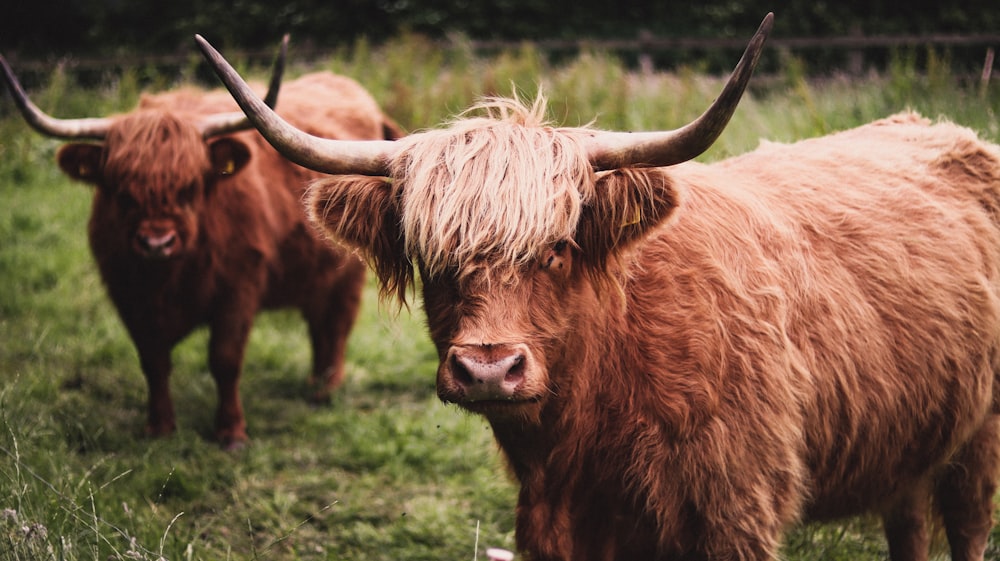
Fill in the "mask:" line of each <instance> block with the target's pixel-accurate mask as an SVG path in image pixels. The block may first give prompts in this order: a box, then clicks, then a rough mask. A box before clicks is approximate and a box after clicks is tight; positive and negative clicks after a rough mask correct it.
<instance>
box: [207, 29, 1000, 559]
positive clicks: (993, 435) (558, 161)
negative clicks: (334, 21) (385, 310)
mask: <svg viewBox="0 0 1000 561" xmlns="http://www.w3.org/2000/svg"><path fill="white" fill-rule="evenodd" d="M769 23H770V18H768V19H767V20H765V25H764V26H763V28H764V29H763V31H766V28H767V27H769ZM762 40H763V39H762V37H760V36H758V37H757V38H755V40H754V42H752V44H751V48H750V49H748V53H749V57H747V56H745V58H744V61H743V62H741V63H740V65H739V66H738V67H737V70H736V72H735V73H734V76H735V80H736V82H735V83H736V84H737V85H736V86H733V87H730V86H732V84H733V82H731V84H730V85H727V88H726V90H725V92H724V94H723V95H722V96H721V97H720V100H726V99H728V100H730V101H731V100H732V96H731V95H730V94H732V93H733V91H737V90H740V91H741V90H742V85H741V84H745V79H746V77H747V76H748V75H749V71H748V70H747V68H748V64H745V62H746V61H747V59H748V58H749V59H751V62H752V59H754V58H755V57H756V53H757V52H759V48H760V42H761V41H762ZM207 49H208V50H207V53H208V54H209V55H211V57H216V56H217V53H215V52H214V51H212V50H210V47H209V48H207ZM213 60H215V61H216V63H217V64H221V63H222V62H221V60H220V59H218V58H213ZM749 67H751V68H752V64H749ZM220 73H221V75H222V76H223V77H224V79H225V80H226V81H227V82H229V85H230V88H231V90H233V91H234V92H236V95H237V97H238V99H239V100H240V102H241V105H243V106H244V109H246V110H248V114H249V115H251V117H252V119H253V120H254V121H255V124H257V126H258V127H260V128H261V130H262V131H264V134H265V136H267V137H269V138H272V137H273V138H274V139H275V141H278V140H280V139H278V137H277V135H276V134H275V133H280V134H281V135H282V136H281V138H282V139H285V140H287V142H286V143H282V144H281V149H282V150H286V153H287V154H289V155H290V156H291V157H293V158H295V159H298V160H299V161H302V162H305V163H308V164H309V165H313V166H315V167H319V168H321V169H324V170H326V171H331V172H349V171H350V170H351V169H352V166H355V169H358V170H360V171H361V172H362V173H365V174H371V175H375V174H383V175H386V176H388V177H389V178H391V179H390V180H386V179H384V178H383V177H358V176H348V175H343V176H338V177H331V178H328V179H325V180H323V181H321V182H319V183H316V184H315V186H314V187H313V188H312V190H311V195H310V198H309V203H308V204H309V205H310V210H311V212H312V213H313V218H314V219H315V220H316V221H317V222H318V223H320V224H322V225H323V226H324V227H325V228H326V229H327V230H328V231H329V232H330V234H331V235H332V236H334V237H336V238H338V239H341V240H343V241H345V242H347V243H349V244H352V245H355V246H357V247H359V248H361V250H362V251H363V252H364V253H365V255H366V256H367V257H368V258H369V259H370V261H371V262H372V263H373V265H374V268H375V270H376V271H377V273H378V276H379V280H380V282H381V286H382V288H383V290H384V291H385V292H386V293H387V294H392V293H396V294H398V295H399V296H400V297H405V294H406V291H407V288H408V287H409V286H411V285H412V284H413V282H414V276H415V274H416V273H415V271H414V269H418V270H419V274H420V277H421V279H422V287H423V288H422V290H423V298H424V306H425V309H426V312H427V317H428V324H429V328H430V333H431V337H432V339H433V341H434V342H435V344H436V346H437V350H438V353H439V356H440V367H439V369H438V373H437V388H438V394H439V395H440V397H441V399H443V400H444V401H446V402H454V403H457V404H459V405H460V406H461V407H463V408H465V409H467V410H469V411H472V412H476V413H480V414H482V415H484V416H485V417H486V419H487V420H488V421H489V423H490V424H491V425H492V428H493V431H494V434H495V436H496V439H497V441H498V442H499V444H500V447H501V449H502V450H503V452H504V453H505V454H506V456H507V459H508V460H509V464H510V466H511V468H512V471H513V473H514V474H515V476H516V477H517V479H518V481H519V482H520V484H521V491H520V496H519V501H518V507H517V545H518V548H519V549H520V550H521V551H522V552H524V553H525V554H527V555H528V557H529V558H530V559H533V560H536V561H541V560H562V561H570V560H573V561H580V560H588V559H592V560H612V559H620V560H632V559H664V560H665V559H690V560H694V559H698V560H706V559H711V560H723V559H725V560H732V559H740V560H771V559H777V556H778V552H779V546H780V542H781V539H782V535H783V533H784V532H785V531H786V530H787V529H788V528H789V527H790V526H793V525H795V524H797V523H800V522H802V521H807V520H831V519H837V518H840V517H845V516H851V515H856V514H860V513H877V514H879V515H881V516H882V518H883V520H884V521H885V529H886V535H887V537H888V542H889V549H890V553H891V556H892V558H893V559H895V560H920V559H926V558H927V554H928V551H927V550H928V540H929V537H928V535H929V532H928V529H927V528H928V524H929V520H928V518H929V517H928V514H929V512H930V511H931V509H932V508H933V510H934V511H935V512H936V513H937V514H938V515H939V516H940V518H941V520H942V522H943V527H944V529H945V531H946V533H947V537H948V540H949V543H950V546H951V550H952V558H953V559H956V560H962V561H966V560H973V559H978V560H982V559H983V553H984V549H985V546H986V543H987V539H988V535H989V532H990V528H991V525H992V520H991V518H992V510H993V503H992V497H993V494H994V491H995V489H996V479H997V471H998V467H1000V433H998V431H1000V426H998V417H997V411H998V395H997V393H998V388H1000V385H998V384H997V372H998V367H1000V364H998V363H1000V147H997V146H994V145H992V144H989V143H986V142H983V141H981V140H979V139H978V138H977V137H976V136H975V135H974V134H973V133H972V132H971V131H969V130H966V129H963V128H960V127H958V126H955V125H952V124H946V123H941V124H936V125H932V124H930V123H929V122H928V121H926V120H924V119H922V118H920V117H919V116H917V115H915V114H909V113H907V114H901V115H897V116H894V117H891V118H889V119H885V120H882V121H878V122H875V123H872V124H870V125H867V126H863V127H860V128H857V129H854V130H850V131H846V132H842V133H840V134H835V135H832V136H828V137H825V138H819V139H814V140H807V141H803V142H800V143H797V144H792V145H778V144H766V145H764V146H762V147H761V148H760V149H758V150H757V151H755V152H752V153H749V154H747V155H744V156H741V157H737V158H733V159H730V160H727V161H723V162H720V163H717V164H712V165H703V164H698V163H681V162H682V161H684V160H687V159H690V158H692V157H694V155H696V154H697V153H698V152H700V151H701V150H702V149H703V148H704V147H705V146H707V145H706V143H705V139H709V140H708V141H707V142H709V143H710V142H711V140H710V139H712V138H714V135H715V134H717V133H718V131H720V130H721V128H722V127H724V126H725V123H726V122H727V120H728V118H729V115H730V114H731V113H732V107H733V106H735V103H730V101H723V105H722V106H720V105H719V104H718V103H717V104H714V105H713V106H712V107H711V108H710V109H709V110H708V112H707V113H706V115H705V116H703V117H702V118H700V119H699V120H697V121H695V122H694V123H693V124H692V125H690V126H688V127H685V128H683V129H680V132H668V133H640V134H637V135H635V136H632V135H628V134H624V133H605V132H600V131H595V130H593V129H589V128H574V129H557V128H553V127H550V126H547V125H546V124H545V123H544V122H543V120H542V113H543V107H542V104H541V103H536V104H535V106H534V107H524V106H523V105H521V104H520V103H518V102H517V101H516V100H494V101H492V102H490V103H488V104H486V106H485V108H486V109H487V110H488V113H489V115H487V116H486V117H483V118H467V119H464V120H459V121H457V122H455V123H453V124H452V125H451V126H450V127H448V128H446V129H442V130H433V131H427V132H422V133H419V134H415V135H412V136H410V137H408V138H406V139H404V140H401V141H400V142H399V143H397V145H396V146H392V145H390V144H388V143H378V142H375V143H348V144H344V143H330V142H320V141H316V140H315V139H312V138H309V137H307V136H306V135H302V134H298V135H295V134H294V131H292V130H291V129H290V128H289V127H288V126H287V125H285V124H283V123H281V122H280V120H277V119H275V118H274V116H273V113H269V112H267V110H266V107H263V106H262V104H260V103H259V101H257V100H255V99H254V98H253V96H252V94H251V93H249V92H247V91H246V90H245V88H243V87H241V86H240V84H239V81H238V77H237V76H235V74H234V73H232V72H231V71H230V70H229V69H226V68H225V67H224V68H223V69H222V70H221V71H220ZM733 88H735V89H733ZM738 97H739V95H738V94H737V95H736V98H737V99H738ZM723 106H724V107H723ZM720 107H722V109H720ZM706 127H707V129H708V130H707V132H706ZM633 138H634V139H635V143H634V144H631V145H630V144H628V142H629V141H630V139H633ZM302 147H306V148H307V149H310V150H312V151H311V152H305V153H303V154H301V155H300V154H298V151H299V150H300V148H302ZM352 152H353V153H356V154H360V155H361V156H363V157H364V158H367V159H368V160H369V161H365V162H361V164H360V165H359V163H358V162H357V161H355V162H347V163H344V162H343V161H341V160H340V157H341V155H342V154H350V153H352ZM674 164H678V165H674ZM667 165H671V166H672V167H662V166H667ZM650 166H661V167H650ZM595 168H597V169H598V170H603V171H595Z"/></svg>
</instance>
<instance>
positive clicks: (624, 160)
mask: <svg viewBox="0 0 1000 561" xmlns="http://www.w3.org/2000/svg"><path fill="white" fill-rule="evenodd" d="M773 24H774V14H773V13H768V14H767V16H765V17H764V21H762V22H761V24H760V27H759V28H758V29H757V33H755V34H754V36H753V37H752V38H751V39H750V43H749V45H747V48H746V51H745V52H744V53H743V57H742V58H740V62H739V63H738V64H737V65H736V68H735V69H734V70H733V73H732V75H731V76H730V77H729V81H728V82H727V83H726V86H725V87H724V88H723V90H722V93H721V94H719V97H718V98H716V100H715V102H714V103H712V105H711V107H709V108H708V109H707V110H706V111H705V112H704V113H702V115H701V116H700V117H698V118H697V119H695V120H694V121H692V122H691V123H688V124H687V125H685V126H683V127H681V128H679V129H676V130H672V131H658V132H632V133H630V132H597V133H595V134H594V135H593V136H592V137H591V138H590V141H589V147H588V153H589V157H590V162H591V164H592V165H593V166H594V169H595V170H598V171H601V170H611V169H617V168H623V167H629V166H671V165H674V164H679V163H681V162H686V161H688V160H691V159H693V158H696V157H697V156H699V155H700V154H701V153H703V152H704V151H705V150H708V148H709V147H710V146H711V145H712V143H713V142H715V139H717V138H718V137H719V135H720V134H722V130H723V129H725V128H726V124H727V123H729V118H730V117H732V116H733V112H734V111H736V106H737V105H738V104H739V102H740V98H741V97H742V96H743V91H744V90H745V89H746V87H747V84H748V83H749V81H750V77H751V76H752V75H753V70H754V68H755V67H756V66H757V61H758V60H760V54H761V51H762V50H763V48H764V42H765V40H766V39H767V35H768V34H769V33H770V32H771V28H772V26H773Z"/></svg>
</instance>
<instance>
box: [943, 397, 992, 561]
mask: <svg viewBox="0 0 1000 561" xmlns="http://www.w3.org/2000/svg"><path fill="white" fill-rule="evenodd" d="M998 419H1000V417H996V416H994V417H991V418H990V419H989V420H988V421H987V422H986V424H984V425H983V427H982V428H980V429H979V431H978V432H977V433H976V434H975V435H974V436H973V437H972V440H970V441H969V442H968V443H967V444H966V445H965V446H964V447H963V448H962V449H960V450H959V451H958V453H957V454H956V455H955V457H954V458H953V459H952V463H951V464H949V465H948V466H947V467H946V468H945V471H944V473H943V474H942V476H941V477H940V479H939V480H938V483H937V487H936V489H935V494H936V497H935V500H936V506H937V510H938V512H939V513H940V514H941V518H942V520H943V522H944V528H945V532H946V534H947V535H948V545H949V546H950V547H951V558H952V561H982V560H983V557H984V553H985V551H986V543H987V540H988V539H989V535H990V529H991V528H992V526H993V496H994V494H995V493H996V490H997V473H998V467H1000V426H998Z"/></svg>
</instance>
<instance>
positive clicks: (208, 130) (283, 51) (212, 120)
mask: <svg viewBox="0 0 1000 561" xmlns="http://www.w3.org/2000/svg"><path fill="white" fill-rule="evenodd" d="M288 37H289V36H288V34H287V33H286V34H285V36H284V37H282V38H281V46H280V47H279V48H278V54H277V55H276V56H275V59H274V64H273V65H272V67H271V81H270V83H268V86H267V95H266V96H265V97H264V103H266V104H267V106H268V107H270V108H272V109H273V108H274V106H275V105H276V104H277V103H278V91H279V90H280V89H281V78H282V76H283V75H284V73H285V56H286V55H287V54H288ZM252 127H253V123H251V122H250V120H249V119H247V116H246V114H244V113H242V112H240V111H234V112H232V113H220V114H218V115H212V116H210V117H206V118H205V119H203V120H202V121H201V123H199V128H200V129H201V136H202V138H206V139H207V138H211V137H213V136H219V135H223V134H229V133H231V132H238V131H241V130H246V129H249V128H252Z"/></svg>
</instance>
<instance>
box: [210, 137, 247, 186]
mask: <svg viewBox="0 0 1000 561" xmlns="http://www.w3.org/2000/svg"><path fill="white" fill-rule="evenodd" d="M208 153H209V157H210V158H211V160H212V169H213V170H215V174H216V175H219V176H223V177H225V176H228V175H234V174H236V172H238V171H240V170H241V169H243V166H245V165H246V163H247V162H248V161H250V149H249V148H247V145H246V144H243V143H242V142H240V141H239V140H236V139H235V138H231V137H222V138H219V139H216V140H213V141H212V142H210V143H209V145H208Z"/></svg>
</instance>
